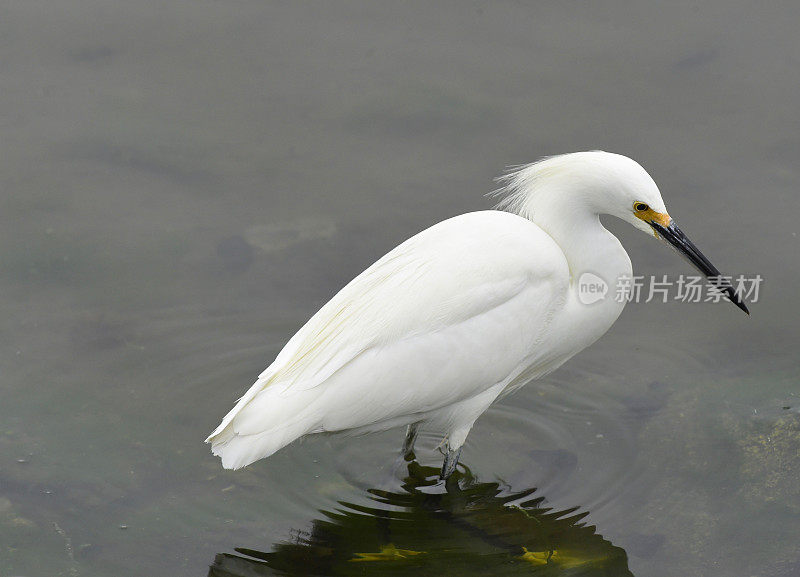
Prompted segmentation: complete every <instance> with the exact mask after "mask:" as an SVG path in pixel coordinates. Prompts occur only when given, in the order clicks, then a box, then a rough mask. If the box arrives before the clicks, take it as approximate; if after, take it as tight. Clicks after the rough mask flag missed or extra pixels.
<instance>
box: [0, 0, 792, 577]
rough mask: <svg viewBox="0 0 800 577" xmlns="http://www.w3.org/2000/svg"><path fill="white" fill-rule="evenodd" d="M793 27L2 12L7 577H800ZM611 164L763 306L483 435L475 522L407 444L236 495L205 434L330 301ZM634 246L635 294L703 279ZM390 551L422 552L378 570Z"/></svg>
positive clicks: (691, 18)
mask: <svg viewBox="0 0 800 577" xmlns="http://www.w3.org/2000/svg"><path fill="white" fill-rule="evenodd" d="M798 22H800V5H798V4H797V3H796V2H788V1H787V2H773V3H768V4H764V3H752V2H730V1H725V2H722V1H719V0H716V1H713V2H705V3H701V4H697V3H693V2H671V3H669V4H664V3H662V4H659V5H657V7H656V5H655V4H652V3H646V4H642V3H634V2H621V1H614V2H600V3H597V2H595V3H582V2H553V3H520V2H516V3H515V2H493V3H480V2H440V3H436V4H435V5H431V3H428V2H411V3H407V2H403V3H400V2H337V3H322V2H318V3H300V2H261V1H258V2H256V1H247V0H239V1H236V0H217V1H214V2H211V1H196V0H193V1H188V0H186V1H184V0H178V1H168V2H122V1H108V0H105V1H92V0H60V1H59V2H43V1H38V0H7V1H6V2H4V3H3V5H2V6H1V7H0V135H1V138H0V147H2V154H0V183H2V196H0V200H1V201H2V205H1V207H0V239H1V240H2V245H0V246H2V249H0V289H1V290H0V316H2V319H3V322H2V323H0V330H2V336H3V340H2V342H3V343H4V346H3V347H2V348H0V355H1V356H0V359H1V361H0V371H1V372H0V575H22V576H35V575H68V576H95V575H97V576H100V575H115V576H127V575H131V576H138V575H171V576H204V575H207V574H212V575H223V574H224V575H260V574H264V575H266V574H281V572H284V573H290V574H309V573H313V572H314V571H316V574H328V573H330V574H364V572H368V573H369V572H370V571H371V572H372V573H371V574H377V573H379V572H381V571H383V572H392V574H394V575H398V574H429V573H425V571H426V569H425V568H427V570H430V572H431V573H436V574H439V575H444V574H448V569H447V568H450V571H451V573H450V574H465V573H466V571H467V569H468V568H471V570H473V571H474V572H476V574H493V573H494V574H500V573H502V572H503V571H506V572H508V571H511V573H508V574H516V573H513V571H523V572H531V571H539V570H547V571H548V572H547V574H548V575H562V574H564V575H566V574H570V575H575V574H581V575H583V574H586V575H626V574H628V572H630V573H632V574H634V575H637V576H655V577H661V576H673V575H674V576H685V575H692V576H726V577H727V576H730V575H745V576H765V577H778V576H789V575H796V574H797V572H798V571H800V541H798V539H797V535H798V533H800V383H799V382H798V378H797V365H798V362H797V358H798V355H797V347H798V343H799V342H800V330H799V329H798V303H797V300H796V298H797V294H798V289H797V287H798V281H799V280H800V279H798V276H799V275H800V272H799V271H800V267H798V265H799V264H800V258H799V257H798V255H800V251H799V250H798V244H799V243H800V239H798V237H797V232H798V225H797V217H798V214H800V202H799V201H798V190H799V189H800V169H799V168H798V166H800V163H798V160H800V136H798V135H799V134H800V120H799V119H798V113H797V111H798V109H800V40H799V39H798V35H797V23H798ZM585 149H604V150H610V151H615V152H619V153H623V154H627V155H629V156H632V157H634V158H635V159H636V160H638V161H639V162H640V163H641V164H642V165H644V166H645V168H647V169H648V171H649V172H650V173H651V174H652V176H653V177H654V179H655V180H656V182H658V183H659V186H660V188H661V190H662V193H663V195H664V197H665V200H666V202H667V205H668V207H669V210H670V214H672V216H673V217H675V218H676V219H677V221H678V222H679V223H680V224H681V227H682V228H683V229H684V230H685V231H686V232H687V233H688V234H689V235H690V236H691V237H692V238H693V239H694V240H695V242H696V243H697V244H698V246H700V247H701V248H702V249H703V250H704V252H705V253H706V254H707V255H708V256H709V257H711V259H712V260H713V261H714V262H715V263H716V264H717V265H718V266H719V267H720V268H721V269H722V270H723V271H724V272H727V273H730V274H739V273H743V274H748V275H752V274H761V275H762V276H763V278H764V283H763V285H762V290H761V293H760V299H759V301H758V302H757V303H754V304H753V305H752V306H751V310H752V313H753V314H752V316H751V317H749V318H748V317H746V316H745V315H743V314H742V313H741V312H740V311H738V310H737V309H736V308H735V307H733V306H731V305H730V304H728V303H720V304H715V303H680V302H669V303H666V304H664V303H659V302H651V303H647V304H644V303H632V304H630V305H629V306H628V307H627V308H626V310H625V312H624V313H623V315H622V317H621V318H620V320H619V321H618V322H617V323H616V325H615V326H614V327H613V328H612V330H611V331H609V333H608V334H607V335H605V336H604V337H603V338H602V339H601V340H600V341H599V342H598V343H596V344H595V345H594V346H593V347H591V348H590V349H588V350H587V351H585V352H584V353H582V354H580V355H579V356H577V357H576V358H574V359H573V360H572V361H570V362H569V363H568V364H567V365H566V366H565V367H563V368H562V369H560V370H559V371H557V372H556V373H554V374H553V375H551V376H550V377H548V378H547V379H545V380H543V381H540V382H537V383H535V384H532V385H530V386H528V387H526V388H525V389H523V390H522V391H521V392H519V393H518V394H516V395H514V396H513V397H510V398H507V399H505V400H503V401H502V402H500V403H499V404H497V405H495V406H494V407H493V408H492V409H490V410H489V411H488V412H487V413H486V414H485V415H484V416H483V417H482V418H481V419H480V420H479V421H478V423H477V424H476V426H475V428H474V429H473V431H472V433H471V435H470V437H469V439H468V441H467V444H466V447H465V449H464V454H463V458H462V461H463V463H464V464H465V465H467V466H468V467H469V469H470V471H471V475H468V474H466V473H465V474H464V475H463V476H462V477H461V479H462V481H463V485H464V491H466V492H465V495H466V496H465V497H464V499H462V500H459V499H456V500H455V501H447V500H446V499H445V497H443V496H442V495H438V496H436V497H434V505H430V503H431V502H430V501H429V500H428V499H426V498H422V497H420V495H424V494H425V491H427V490H428V489H427V484H426V483H427V481H425V479H426V478H427V477H428V476H430V475H431V474H432V471H433V469H420V470H417V469H415V470H411V469H409V471H408V472H405V471H397V470H393V469H392V464H393V462H394V459H395V458H396V456H397V451H398V449H399V446H400V443H401V441H402V435H403V431H401V430H395V431H389V432H387V433H384V434H380V435H374V436H367V437H361V438H355V439H341V438H336V437H331V438H316V439H310V440H308V441H307V442H304V443H296V444H293V445H291V446H290V447H288V448H286V449H284V450H282V451H281V452H279V453H278V454H276V455H275V456H273V457H271V458H270V459H268V460H266V461H263V462H259V463H257V464H255V465H253V466H251V467H248V468H247V469H245V470H242V471H237V472H230V471H223V470H222V469H221V467H220V464H219V462H218V460H217V459H216V458H214V457H212V456H211V455H210V453H209V451H208V447H207V446H206V445H204V444H203V443H202V440H203V439H204V438H205V436H206V435H207V434H208V433H209V432H210V430H211V429H212V428H213V427H215V426H216V424H217V423H218V421H219V419H220V418H221V416H222V415H223V414H224V413H225V412H226V411H227V410H228V409H229V408H230V406H231V405H232V403H233V402H234V400H235V399H236V398H237V397H238V396H239V395H241V394H242V392H243V391H244V390H246V389H247V387H248V386H249V385H250V384H251V383H252V381H253V379H254V378H255V376H256V375H257V374H258V373H259V372H260V371H261V370H262V369H263V368H264V367H265V366H266V365H267V364H268V363H269V362H271V360H272V359H273V358H274V356H275V355H276V354H277V352H278V351H279V350H280V348H281V347H282V345H283V344H284V343H285V342H286V340H288V338H289V337H290V336H291V335H292V334H293V333H294V331H295V330H297V328H299V327H300V326H301V325H302V324H303V323H304V322H305V320H306V319H307V318H308V317H309V316H310V315H311V314H313V312H314V311H315V310H316V309H317V308H318V307H319V306H320V305H321V304H322V303H324V302H325V301H326V300H327V299H328V298H329V297H330V296H331V295H332V294H334V293H335V292H336V290H338V289H339V288H340V287H341V286H342V285H343V284H344V283H346V282H347V281H348V280H349V279H350V278H352V277H353V276H354V275H356V274H357V273H358V272H360V271H361V270H362V269H363V268H365V267H366V266H368V265H369V264H370V263H371V262H372V261H373V260H374V259H376V258H378V257H379V256H380V255H382V254H383V253H384V252H386V251H387V250H389V249H390V248H392V247H393V246H394V245H395V244H397V243H398V242H400V241H402V240H404V239H405V238H407V237H408V236H410V235H412V234H414V233H416V232H418V231H419V230H421V229H423V228H425V227H427V226H429V225H431V224H433V223H435V222H437V221H439V220H442V219H444V218H446V217H449V216H452V215H455V214H459V213H463V212H467V211H471V210H480V209H485V208H488V207H490V206H491V201H490V200H489V199H487V198H485V197H484V196H483V195H484V193H486V192H488V191H490V190H491V189H492V188H493V187H494V185H493V182H492V179H493V178H494V177H495V176H497V175H498V174H499V173H501V172H502V171H503V170H504V167H505V166H507V165H513V164H519V163H524V162H530V161H532V160H535V159H536V158H538V157H541V156H544V155H549V154H556V153H562V152H569V151H574V150H585ZM608 226H609V227H611V228H612V229H613V230H614V232H615V233H616V234H618V236H619V237H620V239H621V240H622V241H623V243H624V244H625V246H626V248H627V250H628V252H629V254H630V255H631V258H632V260H633V263H634V268H635V270H636V272H637V274H642V275H650V274H656V273H658V274H661V273H662V272H663V273H668V274H671V275H677V274H680V273H688V272H691V271H690V270H688V268H687V265H686V264H685V263H683V262H682V261H680V260H679V259H678V258H677V257H676V255H675V254H673V253H672V252H670V251H668V250H666V249H665V248H664V247H663V246H662V245H660V244H659V243H656V242H654V241H653V239H652V238H647V236H646V235H642V234H640V233H638V232H637V231H635V230H632V229H629V228H628V227H627V226H625V225H622V224H620V223H616V222H609V223H608ZM437 442H438V439H437V437H436V436H435V434H434V432H426V433H425V434H424V435H423V437H422V439H421V442H420V447H419V450H418V451H417V456H418V458H419V461H420V463H421V464H422V465H425V466H427V467H435V466H437V465H438V464H439V459H440V457H439V455H438V453H436V452H435V450H434V448H435V446H436V444H437ZM406 474H407V475H409V477H408V478H407V479H406V480H405V481H402V479H403V477H404V476H405V475H406ZM408 479H412V480H411V481H409V480H408ZM418 487H421V488H422V489H420V490H421V491H422V492H421V493H420V492H419V490H418V489H417V488H418ZM534 489H535V490H534ZM470 491H472V492H470ZM528 493H530V495H531V496H529V498H528V499H527V501H526V499H524V498H523V497H521V495H526V494H528ZM381 499H382V501H381ZM437 499H438V500H437ZM442 499H444V500H442ZM507 499H518V501H519V503H520V504H521V508H519V507H517V508H514V507H509V506H507V504H506V500H507ZM531 500H533V502H530V501H531ZM429 507H432V508H429ZM336 510H338V511H340V514H339V516H338V517H336V515H335V511H336ZM476 510H477V511H478V512H479V513H480V514H476V513H474V511H476ZM392 511H395V512H397V511H399V512H401V513H402V512H405V513H407V516H406V517H403V516H402V515H401V514H400V513H396V514H397V515H399V517H398V519H400V520H402V519H406V520H409V519H411V520H413V521H414V522H413V523H412V524H411V525H408V524H402V523H400V521H398V520H397V519H394V518H393V517H392V515H395V513H391V514H390V512H392ZM470 511H471V513H469V512H470ZM548 511H549V513H548ZM326 512H327V513H326ZM357 513H358V514H357ZM468 513H469V514H468ZM331 515H333V517H331ZM387 515H388V517H387ZM548 515H550V516H548ZM575 515H577V516H578V518H571V517H570V516H575ZM387 519H388V520H387ZM509 519H510V520H509ZM559 523H562V525H559ZM548 524H550V525H548ZM551 526H552V527H554V529H553V530H552V531H550V530H549V529H548V531H549V532H548V533H547V534H548V535H558V537H554V539H555V542H554V543H555V544H553V543H550V544H548V543H544V544H542V543H541V542H539V541H541V538H542V537H541V535H542V533H536V531H543V530H544V529H541V528H542V527H551ZM500 527H507V528H508V530H504V531H500V529H499V528H500ZM535 527H539V528H540V529H536V530H534V528H535ZM501 533H502V534H501ZM332 535H333V537H332ZM320 543H322V545H320ZM389 545H391V546H394V547H396V548H397V549H400V550H404V551H414V552H416V553H418V554H417V555H412V554H410V553H408V554H407V557H406V558H394V559H388V560H387V559H383V558H380V557H377V558H375V559H377V560H373V562H367V561H365V562H358V563H355V562H352V559H353V558H356V557H357V556H358V555H359V554H365V555H367V557H366V558H367V559H369V558H370V557H369V555H370V554H372V555H374V554H377V553H379V552H381V551H383V552H384V553H385V554H387V555H389V556H390V557H391V555H390V554H388V553H386V551H388V550H387V549H385V548H386V547H388V546H389ZM326 547H327V548H326ZM522 547H525V549H526V550H528V551H536V552H537V554H538V555H539V561H541V560H542V557H541V555H542V552H545V553H547V554H549V555H551V556H550V557H549V561H548V562H549V565H542V564H541V563H539V564H537V561H536V559H532V560H529V561H525V560H521V557H522V551H523V550H522ZM537 547H538V549H537ZM237 548H238V549H240V552H238V553H237V552H236V551H235V549H237ZM548 552H549V553H548ZM270 554H271V555H272V556H270ZM315 555H317V556H318V557H319V556H320V555H321V557H320V558H317V557H314V556H315ZM448 555H449V556H448ZM326 556H327V557H326ZM321 558H324V559H327V560H326V561H324V563H327V565H324V563H323V561H320V559H321ZM334 558H335V559H337V560H338V561H336V563H333V562H332V561H330V560H331V559H334ZM358 558H361V557H358ZM287 559H289V561H287ZM423 559H426V560H425V561H422V560H423ZM459 559H460V560H461V561H462V562H463V563H462V565H459V564H458V560H459ZM467 561H468V563H467ZM315 563H316V564H317V565H314V564H315ZM319 563H323V565H324V568H322V569H320V568H319V567H321V565H319ZM337 563H338V564H337ZM437 563H438V565H437ZM312 566H313V567H317V569H312ZM210 567H211V568H210ZM420 568H422V569H420ZM420 571H422V573H420ZM580 571H583V572H582V573H581V572H580ZM503 574H506V573H503Z"/></svg>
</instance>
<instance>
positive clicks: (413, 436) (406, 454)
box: [403, 423, 419, 461]
mask: <svg viewBox="0 0 800 577" xmlns="http://www.w3.org/2000/svg"><path fill="white" fill-rule="evenodd" d="M418 432H419V423H411V424H410V425H409V426H408V428H407V429H406V440H405V441H403V459H405V460H406V461H413V460H414V457H415V455H414V442H415V441H416V440H417V433H418Z"/></svg>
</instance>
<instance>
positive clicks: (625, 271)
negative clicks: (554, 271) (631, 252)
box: [529, 203, 632, 291]
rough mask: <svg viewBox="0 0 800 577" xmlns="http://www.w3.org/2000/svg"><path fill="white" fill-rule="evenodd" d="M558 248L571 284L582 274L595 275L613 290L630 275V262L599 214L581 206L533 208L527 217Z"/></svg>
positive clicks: (577, 280) (552, 205) (552, 204)
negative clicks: (562, 256) (620, 280)
mask: <svg viewBox="0 0 800 577" xmlns="http://www.w3.org/2000/svg"><path fill="white" fill-rule="evenodd" d="M529 218H530V220H532V221H533V222H534V223H536V224H537V225H539V227H540V228H542V229H543V230H544V231H545V232H547V233H548V234H549V235H550V236H551V237H552V239H553V240H554V241H555V242H556V243H557V244H558V246H559V247H561V250H562V251H563V252H564V256H565V257H566V259H567V263H568V265H569V270H570V280H571V283H573V284H574V283H577V282H579V280H580V279H581V278H582V277H583V276H584V275H586V274H591V275H596V276H598V277H600V278H601V279H602V280H603V281H605V282H606V283H607V284H608V287H609V290H612V291H613V290H614V287H615V286H616V285H617V284H618V280H619V278H620V277H624V276H630V275H631V273H632V270H631V261H630V258H629V257H628V254H627V253H626V252H625V249H624V248H623V247H622V245H621V244H620V242H619V240H617V237H615V236H614V235H613V234H611V232H609V231H608V230H607V229H606V228H605V227H604V226H603V225H602V223H601V222H600V215H599V214H597V213H596V212H593V211H591V210H588V209H583V208H582V207H575V206H574V205H573V206H558V205H557V204H556V203H551V204H549V205H544V206H541V207H537V208H536V209H535V210H534V211H532V214H531V215H530V216H529Z"/></svg>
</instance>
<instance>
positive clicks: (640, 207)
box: [633, 202, 650, 212]
mask: <svg viewBox="0 0 800 577" xmlns="http://www.w3.org/2000/svg"><path fill="white" fill-rule="evenodd" d="M633 208H635V209H636V210H637V211H638V212H644V211H646V210H649V209H650V207H649V206H647V205H646V204H645V203H643V202H634V203H633Z"/></svg>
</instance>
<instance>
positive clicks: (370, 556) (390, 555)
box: [350, 543, 423, 561]
mask: <svg viewBox="0 0 800 577" xmlns="http://www.w3.org/2000/svg"><path fill="white" fill-rule="evenodd" d="M421 553H423V551H409V550H408V549H398V548H397V547H395V546H394V545H393V544H392V543H389V544H388V545H384V546H383V547H381V551H380V553H356V554H355V555H356V558H355V559H350V561H397V560H399V559H407V558H408V557H413V556H414V555H419V554H421Z"/></svg>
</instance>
